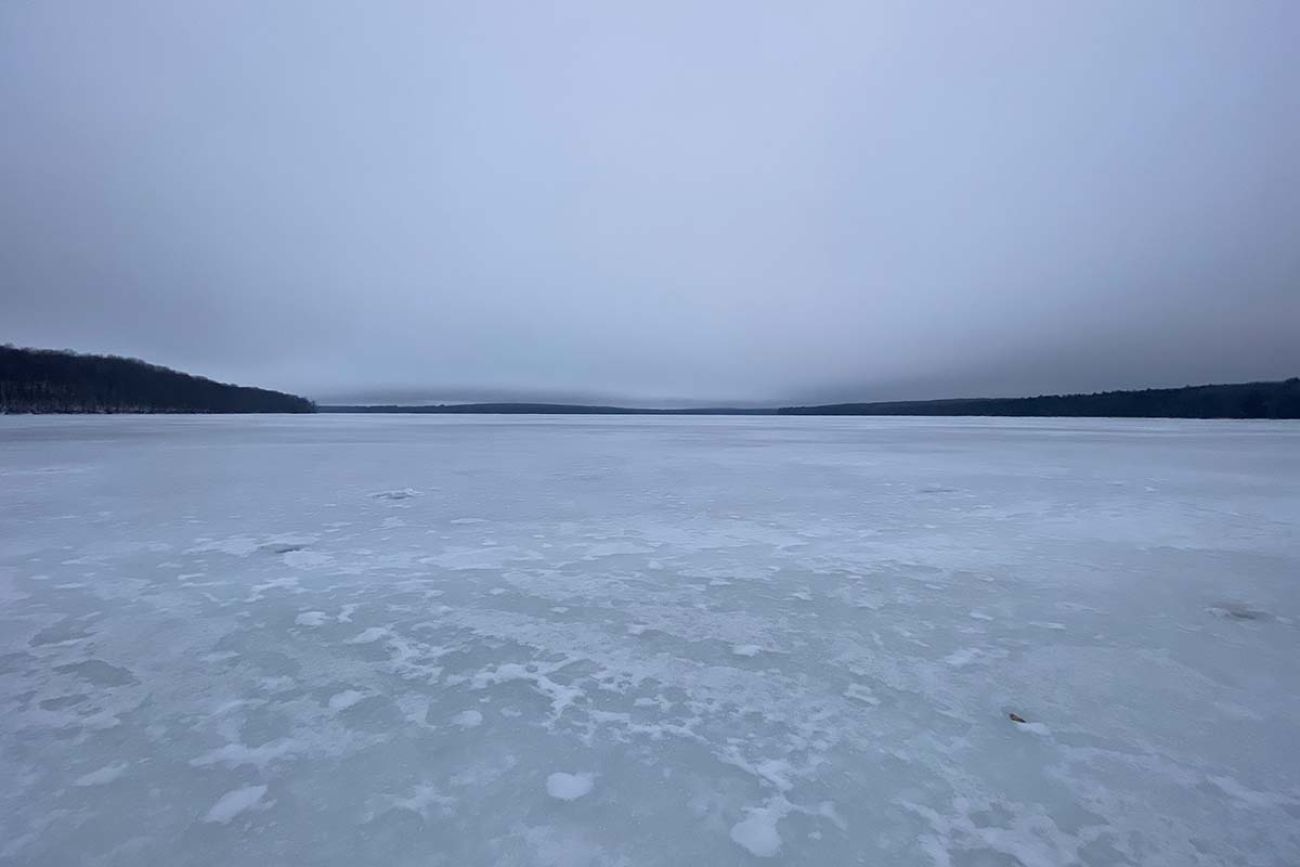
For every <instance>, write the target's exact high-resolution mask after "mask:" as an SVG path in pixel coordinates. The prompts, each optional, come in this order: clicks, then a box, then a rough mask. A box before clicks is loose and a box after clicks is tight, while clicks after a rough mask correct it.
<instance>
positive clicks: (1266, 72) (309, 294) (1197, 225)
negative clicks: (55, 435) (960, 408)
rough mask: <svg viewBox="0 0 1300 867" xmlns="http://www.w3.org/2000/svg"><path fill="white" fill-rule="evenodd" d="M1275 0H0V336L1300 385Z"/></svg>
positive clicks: (615, 362)
mask: <svg viewBox="0 0 1300 867" xmlns="http://www.w3.org/2000/svg"><path fill="white" fill-rule="evenodd" d="M1297 33H1300V4H1297V3H1295V2H1293V0H1279V2H1252V3H1249V4H1232V3H1211V2H1191V3H1188V2H1150V3H1142V4H1131V3H1125V2H1096V3H1088V4H1073V5H1069V6H1066V5H1052V6H1047V5H1043V4H1039V3H1033V2H994V3H989V4H978V5H968V4H957V3H922V4H914V3H901V2H899V3H893V2H888V3H878V4H876V3H873V4H858V3H848V2H843V3H840V2H827V3H821V4H815V5H813V6H811V7H808V8H802V9H799V10H796V9H795V8H794V7H789V6H782V5H778V4H746V3H716V4H708V5H706V6H698V5H695V4H685V3H656V4H644V5H638V6H635V7H633V6H619V5H614V6H610V5H604V4H597V3H587V2H575V3H568V4H529V3H505V4H492V5H485V4H436V3H419V2H392V3H384V4H360V3H344V2H336V0H329V2H320V3H311V4H305V3H287V4H262V3H254V2H208V0H202V2H186V3H182V4H167V3H162V2H135V0H123V2H115V3H112V4H92V3H88V2H40V3H8V4H3V5H0V112H2V113H3V117H4V118H5V124H4V127H3V130H2V131H0V183H2V184H3V188H4V189H5V191H6V194H5V195H4V196H3V197H0V275H2V280H3V283H2V284H0V343H3V342H11V343H14V344H16V345H27V346H38V347H45V348H65V347H66V348H70V349H75V350H77V351H81V352H109V353H115V354H122V355H129V356H135V357H139V358H143V359H145V360H147V361H151V362H154V363H158V364H165V365H168V366H171V367H175V368H177V369H181V370H185V371H187V372H192V373H196V374H201V375H205V376H210V377H212V378H215V379H220V380H226V381H234V382H239V383H241V384H249V385H259V386H264V387H269V388H278V389H283V390H287V391H292V392H295V393H299V394H303V395H306V396H308V397H312V398H314V399H316V400H318V401H321V402H327V403H329V402H355V403H364V402H403V403H420V402H434V401H448V402H457V401H473V400H556V401H571V402H619V403H637V402H641V403H653V404H665V403H682V404H698V403H762V404H781V403H792V402H833V401H845V400H892V399H906V398H915V399H923V398H938V397H969V396H1017V395H1027V394H1040V393H1061V392H1078V391H1096V390H1103V389H1113V388H1130V387H1139V388H1141V387H1160V386H1178V385H1186V384H1202V383H1213V382H1234V381H1245V380H1258V379H1280V378H1285V377H1289V376H1296V375H1300V339H1297V338H1298V336H1300V335H1298V332H1300V327H1298V323H1300V244H1298V243H1297V238H1300V55H1298V54H1297V53H1296V51H1295V36H1296V34H1297Z"/></svg>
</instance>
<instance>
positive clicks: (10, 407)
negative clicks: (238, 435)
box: [0, 344, 316, 413]
mask: <svg viewBox="0 0 1300 867" xmlns="http://www.w3.org/2000/svg"><path fill="white" fill-rule="evenodd" d="M315 411H316V405H315V404H314V403H312V402H311V401H310V400H307V399H306V398H302V397H297V396H296V395H292V394H285V393H283V392H279V391H271V390H269V389H265V388H249V387H246V386H239V385H227V384H226V383H222V382H215V381H213V380H211V379H206V378H204V377H201V376H192V375H190V374H188V373H180V372H178V371H175V370H170V369H168V368H166V367H159V366H158V365H156V364H148V363H146V362H143V361H140V360H138V359H135V358H120V357H118V356H114V355H81V354H79V353H76V352H70V351H66V350H51V349H24V348H19V347H15V346H12V345H9V344H5V345H3V346H0V413H127V412H147V413H164V412H175V413H190V412H193V413H230V412H294V413H301V412H315Z"/></svg>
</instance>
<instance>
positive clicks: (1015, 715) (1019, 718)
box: [1007, 713, 1029, 723]
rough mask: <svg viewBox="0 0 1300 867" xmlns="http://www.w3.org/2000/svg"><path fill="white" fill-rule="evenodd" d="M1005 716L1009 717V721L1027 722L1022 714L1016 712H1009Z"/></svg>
mask: <svg viewBox="0 0 1300 867" xmlns="http://www.w3.org/2000/svg"><path fill="white" fill-rule="evenodd" d="M1007 716H1009V717H1011V721H1012V722H1014V723H1022V722H1029V720H1027V719H1025V718H1024V717H1022V716H1021V715H1020V714H1018V713H1010V714H1007Z"/></svg>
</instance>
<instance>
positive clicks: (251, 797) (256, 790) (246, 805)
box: [203, 786, 266, 825]
mask: <svg viewBox="0 0 1300 867" xmlns="http://www.w3.org/2000/svg"><path fill="white" fill-rule="evenodd" d="M265 794H266V786H244V787H243V788H242V789H234V790H233V791H229V792H226V793H225V794H224V795H222V796H221V798H220V799H219V800H218V801H217V802H216V803H215V804H213V805H212V808H211V809H209V810H208V812H207V815H205V816H204V817H203V821H205V822H216V823H218V824H221V825H225V824H227V823H228V822H230V820H231V819H233V818H235V817H236V816H238V815H239V814H240V813H243V812H244V811H246V810H250V809H252V808H253V807H255V806H256V805H257V804H258V802H260V801H261V800H262V796H263V795H265Z"/></svg>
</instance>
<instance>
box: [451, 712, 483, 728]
mask: <svg viewBox="0 0 1300 867" xmlns="http://www.w3.org/2000/svg"><path fill="white" fill-rule="evenodd" d="M451 722H452V725H458V726H460V727H461V728H463V729H472V728H478V727H479V726H481V725H482V724H483V714H481V713H479V712H478V711H476V710H463V711H461V712H460V713H458V714H456V715H455V716H454V717H452V718H451Z"/></svg>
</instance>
